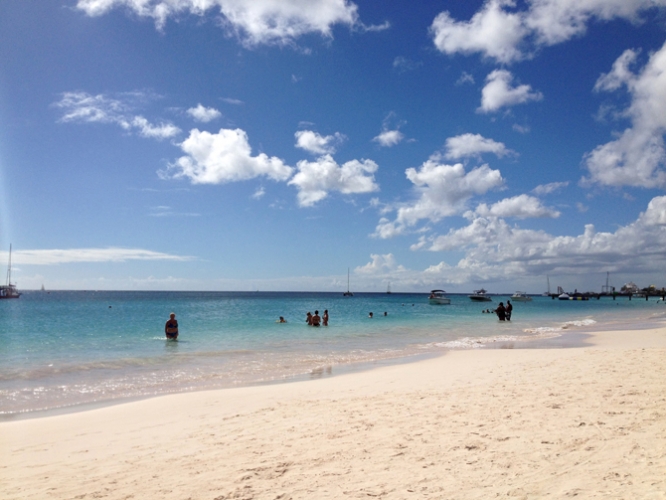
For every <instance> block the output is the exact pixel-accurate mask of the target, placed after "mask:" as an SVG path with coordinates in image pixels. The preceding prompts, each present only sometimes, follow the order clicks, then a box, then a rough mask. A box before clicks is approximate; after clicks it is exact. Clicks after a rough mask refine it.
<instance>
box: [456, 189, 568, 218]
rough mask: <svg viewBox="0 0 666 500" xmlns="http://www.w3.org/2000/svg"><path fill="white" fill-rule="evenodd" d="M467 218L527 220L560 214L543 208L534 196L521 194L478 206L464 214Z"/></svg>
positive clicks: (553, 216) (554, 216)
mask: <svg viewBox="0 0 666 500" xmlns="http://www.w3.org/2000/svg"><path fill="white" fill-rule="evenodd" d="M466 215H467V217H468V218H472V219H473V218H475V217H476V216H478V217H503V218H507V217H514V218H516V219H528V218H535V217H548V218H557V217H559V216H560V212H558V211H557V210H553V209H551V208H548V207H544V206H543V205H542V204H541V201H540V200H539V199H537V198H535V197H534V196H529V195H526V194H521V195H518V196H514V197H512V198H505V199H503V200H500V201H498V202H497V203H494V204H492V205H490V206H488V205H486V204H485V203H482V204H480V205H479V206H478V207H477V208H476V210H475V211H474V213H473V214H466Z"/></svg>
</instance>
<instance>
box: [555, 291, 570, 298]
mask: <svg viewBox="0 0 666 500" xmlns="http://www.w3.org/2000/svg"><path fill="white" fill-rule="evenodd" d="M557 298H558V299H560V300H571V296H570V295H569V294H568V293H566V292H564V293H562V294H560V295H558V296H557Z"/></svg>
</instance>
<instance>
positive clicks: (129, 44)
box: [0, 0, 666, 293]
mask: <svg viewBox="0 0 666 500" xmlns="http://www.w3.org/2000/svg"><path fill="white" fill-rule="evenodd" d="M665 42H666V0H521V1H518V0H516V1H512V0H488V1H474V0H468V1H464V2H462V1H454V0H442V1H428V2H408V1H395V2H379V1H370V0H369V1H364V0H356V1H350V0H52V1H49V2H44V1H42V0H4V1H2V2H0V259H1V260H0V264H1V266H2V268H3V269H4V266H5V265H6V264H5V263H6V262H7V259H8V250H9V247H10V244H11V245H12V281H13V282H16V284H17V285H18V287H19V289H26V290H28V289H38V288H40V287H41V286H42V284H43V285H44V286H45V287H46V288H47V289H49V290H55V289H86V290H239V291H248V290H261V291H268V290H278V291H279V290H284V291H334V292H335V291H344V290H346V288H347V271H348V269H349V274H350V278H349V279H350V288H351V289H352V291H357V292H371V291H377V292H381V291H386V289H387V287H388V286H389V284H390V287H391V290H392V291H394V292H426V291H428V290H430V289H432V288H442V289H445V290H447V291H449V292H461V293H462V292H469V291H472V290H474V289H477V288H481V287H483V288H485V289H487V290H488V291H489V292H497V293H500V292H502V293H506V292H513V291H515V290H524V291H527V292H530V293H541V292H544V291H546V286H547V281H549V282H550V285H551V288H552V289H553V291H554V289H555V287H557V286H562V287H563V288H564V289H565V290H569V291H573V289H578V290H591V291H601V287H602V285H604V284H605V283H606V279H607V276H610V284H611V285H613V286H616V287H617V288H618V289H619V287H621V286H622V285H623V284H624V283H627V282H629V281H633V282H635V283H637V284H638V285H639V286H641V287H644V286H648V285H651V284H654V285H656V286H658V287H662V286H666V193H665V192H664V191H665V189H666V149H665V145H664V135H665V134H666V43H665ZM608 273H609V274H608ZM3 281H4V280H3Z"/></svg>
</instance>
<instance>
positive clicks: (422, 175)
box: [374, 157, 504, 238]
mask: <svg viewBox="0 0 666 500" xmlns="http://www.w3.org/2000/svg"><path fill="white" fill-rule="evenodd" d="M405 174H406V175H407V178H408V179H409V180H410V181H412V183H413V184H414V186H415V189H416V192H417V193H418V194H419V197H418V199H417V200H416V201H414V202H413V203H406V204H402V205H399V206H398V208H397V215H396V218H395V220H394V221H390V220H389V219H387V218H382V219H380V221H379V224H378V225H377V228H376V229H375V233H374V236H376V237H379V238H391V237H393V236H397V235H399V234H403V233H404V232H406V231H407V230H408V229H409V228H411V227H413V226H414V225H416V223H418V222H419V221H421V220H424V219H427V220H430V221H432V222H437V221H438V220H440V219H442V218H444V217H448V216H451V215H455V214H458V213H460V212H462V211H463V210H464V209H465V208H466V203H467V201H468V200H469V199H470V198H471V197H472V196H474V195H481V194H484V193H486V192H488V191H490V190H491V189H497V188H500V187H502V185H503V183H504V180H503V179H502V176H501V174H500V172H499V170H492V169H491V168H490V167H488V165H482V166H480V167H478V168H475V169H473V170H472V171H470V172H465V167H464V166H463V165H462V164H461V163H458V164H456V165H442V164H439V160H438V158H437V157H433V158H430V159H429V160H428V161H426V162H425V163H424V164H423V165H422V166H421V168H420V169H419V170H416V169H415V168H408V169H407V170H406V171H405Z"/></svg>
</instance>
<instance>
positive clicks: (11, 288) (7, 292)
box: [0, 245, 21, 299]
mask: <svg viewBox="0 0 666 500" xmlns="http://www.w3.org/2000/svg"><path fill="white" fill-rule="evenodd" d="M20 296H21V294H20V293H19V291H18V289H17V288H16V285H13V284H12V246H11V245H9V264H8V265H7V284H6V285H2V286H0V299H18V298H19V297H20Z"/></svg>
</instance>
